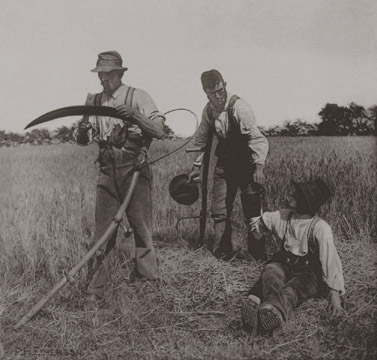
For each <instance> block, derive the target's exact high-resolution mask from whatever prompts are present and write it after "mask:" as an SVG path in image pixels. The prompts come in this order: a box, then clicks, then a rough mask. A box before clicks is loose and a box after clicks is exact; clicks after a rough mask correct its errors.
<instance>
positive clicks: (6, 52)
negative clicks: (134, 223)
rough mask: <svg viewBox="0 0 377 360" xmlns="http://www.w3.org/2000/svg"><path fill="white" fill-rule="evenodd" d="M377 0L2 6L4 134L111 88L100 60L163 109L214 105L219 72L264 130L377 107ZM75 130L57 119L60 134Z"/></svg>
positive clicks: (47, 0)
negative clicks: (325, 111)
mask: <svg viewBox="0 0 377 360" xmlns="http://www.w3.org/2000/svg"><path fill="white" fill-rule="evenodd" d="M376 24H377V1H376V0H315V1H312V0H257V1H253V0H232V1H230V0H107V1H103V0H101V1H97V0H64V1H63V0H17V1H15V0H1V12H0V43H1V45H2V46H1V49H2V51H1V56H0V68H1V72H0V91H1V93H0V98H1V116H0V129H3V130H7V131H17V132H21V131H22V129H23V128H24V126H25V125H26V124H27V123H29V122H30V121H31V120H33V119H34V118H36V117H38V116H40V115H42V114H43V113H45V112H47V111H51V110H54V109H56V108H60V107H64V106H70V105H80V104H82V103H83V102H84V101H85V99H86V95H87V93H88V92H91V93H95V92H99V91H101V87H100V86H99V81H98V78H97V77H96V75H95V74H94V73H92V72H90V69H92V68H93V67H94V66H95V63H96V60H97V54H98V53H99V52H102V51H106V50H117V51H119V52H120V53H121V55H122V56H123V60H124V65H125V66H127V67H128V68H129V70H128V72H126V74H125V78H124V82H125V83H127V84H129V85H131V86H134V87H139V88H142V89H144V90H146V91H148V92H149V93H150V94H151V95H152V97H153V99H154V100H155V102H156V104H157V106H158V107H159V109H160V110H161V111H168V110H170V109H172V108H175V107H187V108H189V109H191V110H193V111H194V112H196V113H197V114H198V115H200V114H201V112H202V108H203V106H204V105H205V103H206V97H205V94H204V93H203V91H202V89H201V84H200V74H201V73H202V72H203V71H205V70H209V69H211V68H216V69H218V70H220V71H221V72H222V73H223V75H224V78H225V80H226V81H227V83H228V90H229V91H231V92H233V93H236V94H237V95H239V96H241V97H242V98H244V99H245V100H247V101H248V102H249V103H250V105H251V106H252V108H253V110H254V113H255V116H256V119H257V122H258V124H259V125H262V126H270V125H275V124H281V123H282V122H283V121H284V120H288V119H290V120H294V119H297V118H301V119H303V120H306V121H310V122H312V121H318V120H319V119H318V115H317V114H318V112H319V111H320V109H321V108H322V107H323V106H324V105H325V104H326V103H327V102H331V103H337V104H338V105H347V104H349V103H350V102H351V101H354V102H356V103H357V104H359V105H362V106H364V107H369V106H371V105H375V104H377V81H376V77H377V25H376ZM63 123H66V124H67V125H68V123H69V121H67V120H60V121H55V122H53V124H52V127H57V126H60V125H61V124H63Z"/></svg>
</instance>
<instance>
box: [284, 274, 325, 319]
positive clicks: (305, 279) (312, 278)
mask: <svg viewBox="0 0 377 360" xmlns="http://www.w3.org/2000/svg"><path fill="white" fill-rule="evenodd" d="M317 291H318V280H317V277H316V275H315V273H314V272H313V271H312V270H311V269H310V268H303V269H301V270H298V271H295V272H294V273H293V274H292V276H291V278H290V279H289V280H288V281H287V283H286V284H285V286H284V288H283V290H282V294H283V299H284V313H285V314H286V318H288V317H290V316H291V314H292V312H293V310H294V309H295V308H296V307H298V306H299V305H301V304H302V303H303V302H304V301H305V300H306V299H308V298H310V297H312V296H314V295H315V294H316V293H317Z"/></svg>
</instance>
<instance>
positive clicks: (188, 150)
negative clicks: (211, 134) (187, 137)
mask: <svg viewBox="0 0 377 360" xmlns="http://www.w3.org/2000/svg"><path fill="white" fill-rule="evenodd" d="M204 150H205V148H203V147H195V148H186V149H185V151H186V152H187V153H190V152H200V151H204Z"/></svg>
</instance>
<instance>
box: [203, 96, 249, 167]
mask: <svg viewBox="0 0 377 360" xmlns="http://www.w3.org/2000/svg"><path fill="white" fill-rule="evenodd" d="M239 98H240V97H239V96H237V95H233V96H232V97H231V98H230V100H229V103H228V109H227V115H228V131H227V133H226V134H225V138H221V137H219V136H217V138H218V145H217V147H216V151H215V155H216V156H217V157H218V160H219V162H220V163H221V164H223V165H225V166H232V167H233V166H245V163H250V162H249V158H250V157H249V154H250V150H249V147H248V138H247V136H246V135H242V134H241V130H240V125H239V124H238V123H237V120H236V118H235V116H234V105H235V103H236V101H237V100H238V99H239ZM207 116H208V118H209V119H210V120H211V132H212V133H214V134H215V135H216V131H215V118H214V116H213V112H212V108H211V106H207Z"/></svg>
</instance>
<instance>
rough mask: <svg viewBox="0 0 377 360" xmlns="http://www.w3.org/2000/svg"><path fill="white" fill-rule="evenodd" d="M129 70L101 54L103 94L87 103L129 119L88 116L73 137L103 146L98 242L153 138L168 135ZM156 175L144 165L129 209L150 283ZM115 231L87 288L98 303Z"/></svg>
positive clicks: (142, 274) (138, 268)
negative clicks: (126, 78) (127, 77)
mask: <svg viewBox="0 0 377 360" xmlns="http://www.w3.org/2000/svg"><path fill="white" fill-rule="evenodd" d="M126 70H127V68H126V67H123V62H122V58H121V56H120V54H119V53H118V52H116V51H106V52H103V53H101V54H99V55H98V60H97V64H96V67H95V68H94V69H93V70H92V71H93V72H95V73H97V74H98V78H99V80H100V81H101V85H102V86H103V91H102V92H100V93H98V94H93V95H92V94H89V95H88V97H87V100H86V105H98V106H110V107H115V108H117V111H118V113H119V114H120V115H122V116H123V117H124V118H127V120H120V119H116V118H110V117H104V116H91V117H89V118H84V119H83V120H82V121H81V123H80V125H79V126H78V128H77V129H76V131H75V133H74V136H75V138H76V141H77V143H79V144H81V145H88V144H90V143H91V142H93V141H95V142H97V143H98V145H99V157H98V162H99V165H100V171H99V179H98V186H97V199H96V209H95V220H96V224H95V233H94V239H93V243H94V242H96V241H97V240H98V239H99V238H100V237H101V236H102V235H103V233H104V232H105V230H106V229H107V227H108V226H109V224H110V223H111V222H112V220H113V217H114V215H115V214H116V212H117V210H118V208H119V206H120V204H121V203H122V201H123V198H124V196H125V194H126V193H127V190H128V188H129V185H130V180H131V177H130V173H131V172H132V170H134V169H135V167H136V166H137V165H139V164H140V163H142V162H144V161H145V156H146V149H147V148H148V147H149V146H150V144H151V142H152V139H153V138H161V137H162V136H163V134H164V132H163V128H164V120H165V118H164V115H163V114H162V113H161V112H159V111H158V109H157V107H156V105H155V103H154V102H153V100H152V98H151V96H150V95H149V94H148V93H147V92H145V91H144V90H140V89H135V88H133V87H130V86H128V85H125V84H123V83H122V77H123V75H124V72H125V71H126ZM151 181H152V178H151V171H150V169H149V168H148V167H144V168H143V169H142V171H141V174H140V176H139V179H138V182H137V184H136V188H135V190H134V193H133V196H132V199H131V202H130V204H129V207H128V209H127V211H126V213H127V219H128V222H129V224H130V226H131V227H132V230H133V235H134V239H135V248H136V251H135V274H136V277H139V278H145V279H156V278H157V276H158V275H157V265H156V258H155V252H154V249H153V245H152V204H151ZM115 240H116V233H115V234H114V235H113V237H112V238H111V239H110V240H109V241H108V244H107V247H106V249H103V252H104V253H102V254H99V256H98V258H99V259H103V258H105V260H104V261H102V264H101V266H100V267H99V268H98V270H97V272H96V273H95V274H94V277H93V279H92V281H91V283H90V286H89V288H88V290H89V292H90V293H91V294H93V297H94V298H96V299H97V300H102V299H103V298H104V289H105V287H106V285H107V284H108V282H109V279H110V277H109V271H108V264H107V260H106V257H104V255H106V254H107V253H108V252H109V251H110V250H111V249H112V247H113V245H114V242H115Z"/></svg>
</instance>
